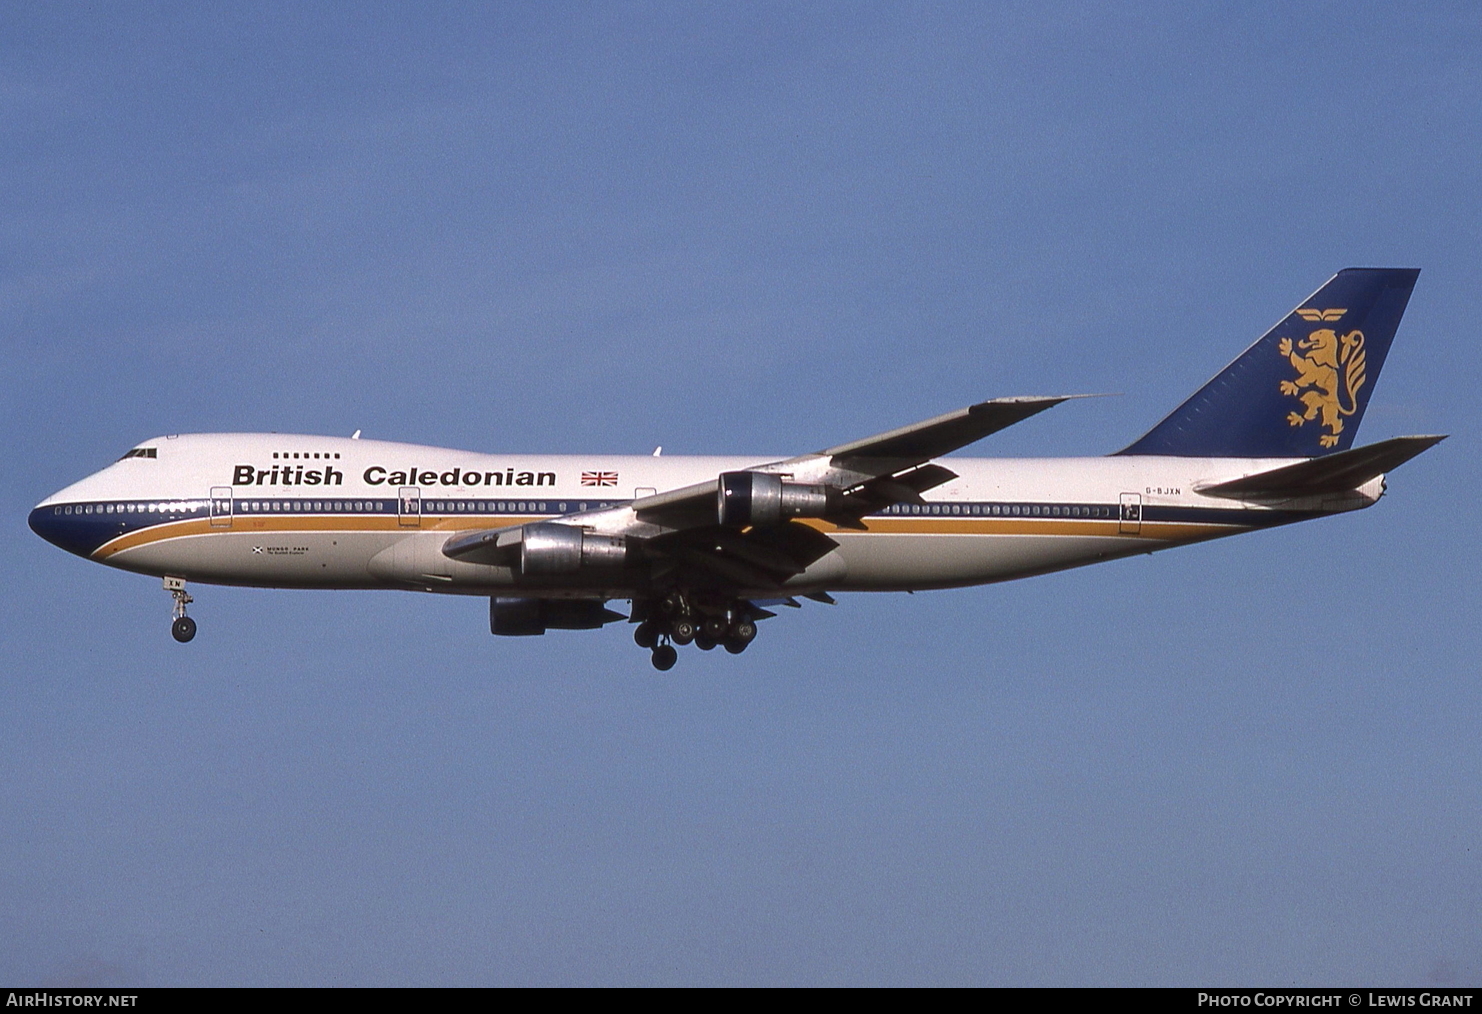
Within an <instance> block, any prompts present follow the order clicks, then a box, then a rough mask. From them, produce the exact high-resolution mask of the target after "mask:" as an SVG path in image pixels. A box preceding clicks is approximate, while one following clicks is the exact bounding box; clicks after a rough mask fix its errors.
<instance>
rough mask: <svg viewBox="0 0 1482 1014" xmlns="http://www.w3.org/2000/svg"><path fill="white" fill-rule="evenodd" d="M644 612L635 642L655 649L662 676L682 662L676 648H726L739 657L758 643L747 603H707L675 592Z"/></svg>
mask: <svg viewBox="0 0 1482 1014" xmlns="http://www.w3.org/2000/svg"><path fill="white" fill-rule="evenodd" d="M637 605H638V604H637V603H635V607H637ZM645 612H646V615H645V616H644V619H643V621H642V622H641V623H639V624H638V626H637V627H636V628H635V629H634V630H633V641H634V642H635V643H636V644H637V645H638V647H640V648H651V649H653V664H654V668H655V669H657V670H659V671H660V672H667V671H668V670H670V669H672V668H674V663H675V662H677V661H678V660H679V652H678V651H676V650H675V648H674V646H675V645H676V644H678V645H686V644H691V643H693V644H694V645H695V646H696V647H697V648H699V649H700V650H701V651H711V650H713V649H714V648H716V647H717V646H724V647H725V649H726V651H728V652H730V653H731V654H732V655H739V654H741V653H742V652H743V651H745V650H746V646H747V645H749V644H750V643H751V642H752V641H753V640H755V639H756V620H755V619H754V618H753V617H752V615H751V609H750V607H749V606H748V604H747V603H745V602H740V601H724V600H722V601H707V600H705V599H696V598H692V597H691V596H689V595H686V594H684V593H682V592H677V591H676V592H670V593H669V594H668V595H665V596H664V597H663V598H662V599H659V600H657V601H656V602H651V603H648V604H647V607H646V609H645Z"/></svg>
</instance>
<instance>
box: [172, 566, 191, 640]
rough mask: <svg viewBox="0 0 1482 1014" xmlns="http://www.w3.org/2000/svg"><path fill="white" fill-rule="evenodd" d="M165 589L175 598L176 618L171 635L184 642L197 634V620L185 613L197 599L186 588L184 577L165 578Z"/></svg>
mask: <svg viewBox="0 0 1482 1014" xmlns="http://www.w3.org/2000/svg"><path fill="white" fill-rule="evenodd" d="M165 591H167V592H169V593H170V597H171V598H172V599H174V600H175V608H174V616H175V620H174V622H173V623H171V624H170V636H171V637H173V638H175V640H177V641H179V642H180V643H181V644H184V643H185V642H186V641H189V640H190V639H191V638H193V637H195V636H196V621H195V620H193V619H191V618H190V617H189V616H186V615H185V607H186V606H188V605H190V604H191V603H192V602H194V601H195V599H193V598H191V597H190V593H189V592H187V591H186V590H185V578H183V577H167V578H165Z"/></svg>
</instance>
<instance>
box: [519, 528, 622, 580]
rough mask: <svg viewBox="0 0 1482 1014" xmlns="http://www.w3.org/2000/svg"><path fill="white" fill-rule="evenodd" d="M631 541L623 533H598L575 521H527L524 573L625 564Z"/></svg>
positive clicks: (568, 571) (522, 547) (522, 544)
mask: <svg viewBox="0 0 1482 1014" xmlns="http://www.w3.org/2000/svg"><path fill="white" fill-rule="evenodd" d="M627 559H628V542H627V540H626V539H624V538H623V537H622V536H621V535H594V534H592V533H591V532H586V531H582V530H581V529H580V528H576V527H574V526H572V525H556V524H549V523H544V522H536V523H534V524H529V525H525V526H524V529H523V531H522V537H521V539H520V573H522V574H574V573H576V571H578V570H582V569H584V568H587V567H621V566H622V565H623V564H624V563H626V562H627Z"/></svg>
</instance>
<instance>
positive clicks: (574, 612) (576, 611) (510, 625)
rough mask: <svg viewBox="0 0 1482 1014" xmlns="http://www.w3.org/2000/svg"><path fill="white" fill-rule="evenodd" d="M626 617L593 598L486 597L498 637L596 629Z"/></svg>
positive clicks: (492, 629) (490, 624)
mask: <svg viewBox="0 0 1482 1014" xmlns="http://www.w3.org/2000/svg"><path fill="white" fill-rule="evenodd" d="M622 619H626V617H625V616H623V614H622V613H615V612H613V611H612V610H611V609H608V608H607V607H606V606H605V605H603V604H602V603H601V602H599V601H597V600H596V599H506V598H491V599H490V600H489V631H490V632H491V633H494V634H497V635H498V636H500V637H531V636H535V635H539V634H544V633H545V632H546V630H547V629H550V630H596V629H598V628H599V627H601V626H602V625H603V624H604V623H614V622H616V621H618V620H622Z"/></svg>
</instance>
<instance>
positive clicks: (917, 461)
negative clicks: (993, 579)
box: [443, 395, 1076, 596]
mask: <svg viewBox="0 0 1482 1014" xmlns="http://www.w3.org/2000/svg"><path fill="white" fill-rule="evenodd" d="M1070 397H1076V396H1074V395H1064V396H1057V397H1043V398H999V399H995V400H993V401H985V402H980V403H979V404H976V405H971V406H969V407H967V408H964V409H960V410H958V411H956V412H948V413H947V414H945V415H940V416H937V417H935V418H933V419H927V420H926V421H924V422H919V423H915V424H913V425H910V426H903V427H901V428H899V429H894V430H891V431H889V432H888V433H881V434H879V435H878V436H873V437H867V438H865V439H863V440H855V441H851V442H850V443H847V444H840V445H838V446H837V447H831V448H828V449H827V450H823V451H817V452H815V453H812V454H804V455H800V456H798V457H795V458H788V459H786V460H783V461H773V462H766V463H761V464H758V465H756V466H755V467H753V468H750V469H747V470H745V471H744V472H739V473H726V474H724V475H718V476H716V477H715V478H713V479H707V480H706V481H704V482H699V483H695V484H694V485H691V486H685V487H681V488H679V489H672V490H667V491H665V492H662V493H657V494H654V495H652V496H646V497H640V498H638V499H637V500H634V501H632V502H631V503H629V504H624V505H620V506H617V507H611V508H608V509H605V510H598V511H587V512H584V513H579V514H569V515H565V516H564V517H561V518H556V519H552V520H550V521H543V522H539V523H537V524H535V525H525V526H522V527H519V528H508V529H496V530H487V531H477V532H467V533H462V534H459V535H456V536H454V537H453V538H451V539H449V540H448V542H447V543H446V544H445V545H444V546H443V553H444V554H445V555H447V556H449V557H451V558H453V559H456V560H463V561H465V562H469V563H485V564H494V565H501V566H513V567H522V566H526V563H525V562H522V561H527V560H528V559H529V557H527V556H526V555H523V554H525V553H526V552H527V549H526V547H527V543H528V545H529V546H545V545H554V544H557V543H560V544H562V545H564V546H565V547H566V548H565V549H564V550H562V551H563V552H565V553H566V554H567V555H566V556H565V557H563V559H571V560H584V559H586V558H587V551H586V548H585V544H584V543H583V541H582V540H583V539H586V540H591V542H592V546H593V550H592V552H593V556H594V557H596V556H598V555H600V554H603V553H606V554H608V558H610V559H616V558H617V557H618V556H621V559H622V561H623V566H625V567H629V568H636V569H638V570H639V571H640V572H641V576H642V578H643V580H644V581H645V583H647V584H649V585H651V586H654V587H664V586H684V587H691V588H714V589H716V590H719V591H724V592H726V593H728V594H747V595H751V596H757V595H765V594H769V593H774V594H775V593H777V592H779V591H781V589H782V588H783V587H784V586H785V585H787V583H788V582H790V581H793V580H794V579H797V578H799V577H801V576H803V575H805V574H807V573H808V570H809V568H810V567H812V566H813V565H814V564H815V563H817V562H818V561H820V560H822V559H823V558H824V557H825V556H827V555H828V553H829V551H830V550H832V549H833V548H834V547H835V546H837V543H836V542H834V540H833V539H831V538H829V537H828V536H827V535H825V534H823V533H822V532H820V531H818V530H817V529H816V528H813V527H811V526H809V525H806V524H803V523H801V521H800V520H799V519H802V518H809V519H818V520H822V521H827V522H829V523H831V524H834V525H837V526H840V527H845V528H858V527H862V524H861V520H860V519H861V518H863V517H864V516H865V515H866V514H870V513H873V512H875V511H878V510H881V509H882V508H884V507H888V506H890V505H892V504H896V503H920V502H921V494H923V493H925V492H926V491H927V490H930V489H933V488H935V487H937V486H940V485H942V484H943V483H947V482H950V481H951V480H953V479H955V478H957V474H956V473H955V472H953V471H952V470H951V469H949V468H946V467H944V466H942V465H939V464H934V463H932V460H931V459H933V458H936V457H939V456H941V455H943V454H946V453H948V452H950V451H955V450H957V449H958V448H960V447H964V446H966V445H968V444H970V443H972V442H974V441H976V440H980V439H982V438H983V437H985V436H988V435H989V434H991V433H995V432H997V431H998V430H1001V429H1004V428H1005V427H1008V426H1012V425H1013V424H1014V423H1016V422H1020V421H1022V420H1024V419H1028V418H1029V417H1030V416H1033V415H1036V414H1038V413H1040V412H1043V411H1044V410H1045V409H1047V408H1051V407H1053V406H1055V405H1058V404H1060V403H1061V402H1063V401H1066V400H1068V399H1069V398H1070ZM728 477H737V478H734V479H732V478H728ZM728 492H737V493H743V492H744V496H738V497H737V501H735V502H740V501H744V502H745V504H746V511H745V512H744V513H738V512H737V511H736V510H731V511H730V513H728V501H727V495H728ZM774 500H775V501H776V505H777V510H776V511H775V512H773V513H768V510H769V509H770V508H769V506H768V505H770V504H772V503H773V501H774ZM735 502H731V503H730V506H731V507H734V506H735ZM789 505H790V506H789ZM799 505H801V506H799ZM573 528H574V529H578V530H580V531H581V532H582V533H583V534H582V535H581V536H577V535H576V533H574V532H572V531H571V529H573ZM535 529H538V530H535ZM553 529H554V530H553ZM599 540H605V541H602V542H601V544H600V545H599ZM615 540H616V541H615ZM618 542H621V548H620V549H619V548H617V543H618Z"/></svg>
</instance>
